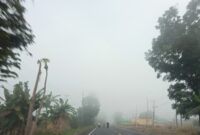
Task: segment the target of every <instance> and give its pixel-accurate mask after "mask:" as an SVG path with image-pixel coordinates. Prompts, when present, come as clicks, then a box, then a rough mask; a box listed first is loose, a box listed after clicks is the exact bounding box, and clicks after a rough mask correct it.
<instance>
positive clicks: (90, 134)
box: [88, 128, 96, 135]
mask: <svg viewBox="0 0 200 135" xmlns="http://www.w3.org/2000/svg"><path fill="white" fill-rule="evenodd" d="M95 130H96V128H95V129H93V130H92V131H91V132H90V133H89V134H88V135H92V133H93V132H94V131H95Z"/></svg>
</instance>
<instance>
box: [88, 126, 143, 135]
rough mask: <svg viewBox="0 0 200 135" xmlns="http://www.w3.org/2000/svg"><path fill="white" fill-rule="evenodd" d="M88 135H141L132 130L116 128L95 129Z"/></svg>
mask: <svg viewBox="0 0 200 135" xmlns="http://www.w3.org/2000/svg"><path fill="white" fill-rule="evenodd" d="M89 135H142V134H139V133H137V132H134V131H133V130H128V129H122V128H117V127H110V128H104V127H100V128H96V129H94V130H93V131H91V132H90V133H89Z"/></svg>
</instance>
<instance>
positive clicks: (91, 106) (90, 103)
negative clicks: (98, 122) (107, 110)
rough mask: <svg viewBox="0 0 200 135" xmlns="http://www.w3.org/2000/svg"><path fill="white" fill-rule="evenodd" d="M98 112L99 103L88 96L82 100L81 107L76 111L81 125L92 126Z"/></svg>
mask: <svg viewBox="0 0 200 135" xmlns="http://www.w3.org/2000/svg"><path fill="white" fill-rule="evenodd" d="M99 110H100V103H99V101H98V99H97V98H96V97H95V96H92V95H89V96H86V97H84V98H83V100H82V106H81V107H80V108H79V109H78V117H79V120H80V124H81V125H91V124H94V122H95V118H96V116H97V115H98V113H99Z"/></svg>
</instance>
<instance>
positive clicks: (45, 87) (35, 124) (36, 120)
mask: <svg viewBox="0 0 200 135" xmlns="http://www.w3.org/2000/svg"><path fill="white" fill-rule="evenodd" d="M44 62H45V61H44ZM45 70H46V76H45V81H44V94H43V98H42V101H41V104H40V108H39V109H38V111H37V113H36V119H35V121H34V123H33V126H32V129H31V132H30V135H33V134H34V131H35V129H36V128H37V122H38V119H39V116H40V113H41V110H42V108H43V106H44V100H45V95H46V89H47V78H48V66H47V62H45Z"/></svg>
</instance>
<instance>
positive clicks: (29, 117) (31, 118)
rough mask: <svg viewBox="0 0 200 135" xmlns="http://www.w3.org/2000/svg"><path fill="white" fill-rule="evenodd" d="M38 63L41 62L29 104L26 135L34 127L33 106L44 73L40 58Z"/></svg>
mask: <svg viewBox="0 0 200 135" xmlns="http://www.w3.org/2000/svg"><path fill="white" fill-rule="evenodd" d="M38 64H39V69H38V74H37V78H36V82H35V86H34V89H33V94H32V98H31V102H30V105H29V110H28V116H27V122H26V128H25V135H29V134H30V131H31V128H32V121H33V116H32V113H33V106H34V104H35V97H36V92H37V88H38V83H39V80H40V76H41V73H42V71H41V66H42V63H41V60H38Z"/></svg>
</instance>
